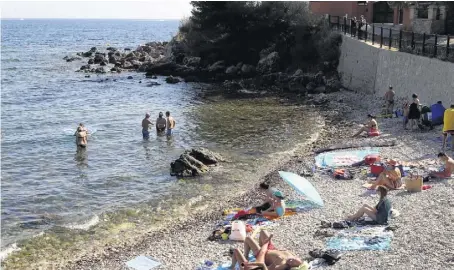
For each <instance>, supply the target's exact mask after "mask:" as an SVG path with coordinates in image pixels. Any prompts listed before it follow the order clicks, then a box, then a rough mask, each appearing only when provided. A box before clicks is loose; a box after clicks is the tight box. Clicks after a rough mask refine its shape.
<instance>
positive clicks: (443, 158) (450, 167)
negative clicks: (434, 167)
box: [429, 153, 454, 179]
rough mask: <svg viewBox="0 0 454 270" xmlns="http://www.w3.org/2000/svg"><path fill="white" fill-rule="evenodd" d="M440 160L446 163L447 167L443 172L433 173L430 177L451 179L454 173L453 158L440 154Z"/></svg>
mask: <svg viewBox="0 0 454 270" xmlns="http://www.w3.org/2000/svg"><path fill="white" fill-rule="evenodd" d="M438 158H439V159H440V161H441V162H443V163H444V166H445V167H444V169H443V171H441V172H431V173H430V174H429V176H430V177H432V178H439V179H444V178H449V177H451V175H452V173H453V172H454V160H453V159H452V158H450V157H448V156H447V155H446V154H445V153H439V154H438Z"/></svg>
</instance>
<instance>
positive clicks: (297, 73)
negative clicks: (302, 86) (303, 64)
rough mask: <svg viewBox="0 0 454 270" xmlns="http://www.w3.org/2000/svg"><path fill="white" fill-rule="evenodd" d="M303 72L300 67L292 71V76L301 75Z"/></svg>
mask: <svg viewBox="0 0 454 270" xmlns="http://www.w3.org/2000/svg"><path fill="white" fill-rule="evenodd" d="M303 74H304V73H303V71H302V70H301V69H297V70H296V71H295V73H293V77H298V76H302V75H303Z"/></svg>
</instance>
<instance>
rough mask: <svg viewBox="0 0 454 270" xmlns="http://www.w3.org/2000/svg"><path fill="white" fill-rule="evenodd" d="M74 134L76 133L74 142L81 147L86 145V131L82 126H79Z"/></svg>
mask: <svg viewBox="0 0 454 270" xmlns="http://www.w3.org/2000/svg"><path fill="white" fill-rule="evenodd" d="M74 135H76V144H77V146H78V147H82V148H85V147H87V136H88V133H87V131H86V130H85V129H84V128H83V127H81V126H79V127H78V128H77V131H76V133H75V134H74Z"/></svg>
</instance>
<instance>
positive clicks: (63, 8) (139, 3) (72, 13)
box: [0, 0, 191, 19]
mask: <svg viewBox="0 0 454 270" xmlns="http://www.w3.org/2000/svg"><path fill="white" fill-rule="evenodd" d="M0 14H1V18H2V19H10V18H15V19H20V18H23V19H27V18H67V19H74V18H83V19H85V18H86V19H182V18H184V17H189V16H190V15H191V4H190V1H187V0H131V1H124V0H123V1H118V0H110V1H105V0H96V1H81V0H72V1H71V0H59V1H34V0H29V1H21V0H1V1H0Z"/></svg>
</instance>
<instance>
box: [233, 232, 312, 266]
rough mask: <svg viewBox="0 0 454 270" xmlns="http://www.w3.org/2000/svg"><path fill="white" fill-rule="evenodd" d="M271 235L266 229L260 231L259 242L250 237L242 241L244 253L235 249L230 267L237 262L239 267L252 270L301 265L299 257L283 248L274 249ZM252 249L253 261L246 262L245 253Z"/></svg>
mask: <svg viewBox="0 0 454 270" xmlns="http://www.w3.org/2000/svg"><path fill="white" fill-rule="evenodd" d="M271 237H272V235H270V234H269V233H268V232H267V231H265V230H263V231H261V232H260V237H259V243H257V242H256V241H255V240H254V239H252V238H251V237H247V238H246V240H245V241H244V254H243V253H241V251H240V250H239V249H237V248H236V249H235V250H234V252H233V257H232V269H235V265H236V263H237V262H238V263H239V264H240V269H244V270H252V269H256V270H258V269H262V270H289V269H292V270H296V269H300V267H301V266H302V265H303V262H302V261H301V259H299V258H297V257H296V256H295V255H293V254H292V253H290V252H289V251H285V250H276V249H275V247H274V246H273V244H272V243H271ZM251 250H252V252H253V253H254V256H255V258H256V261H255V262H248V261H247V259H246V257H245V255H246V256H248V255H249V252H250V251H251Z"/></svg>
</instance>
